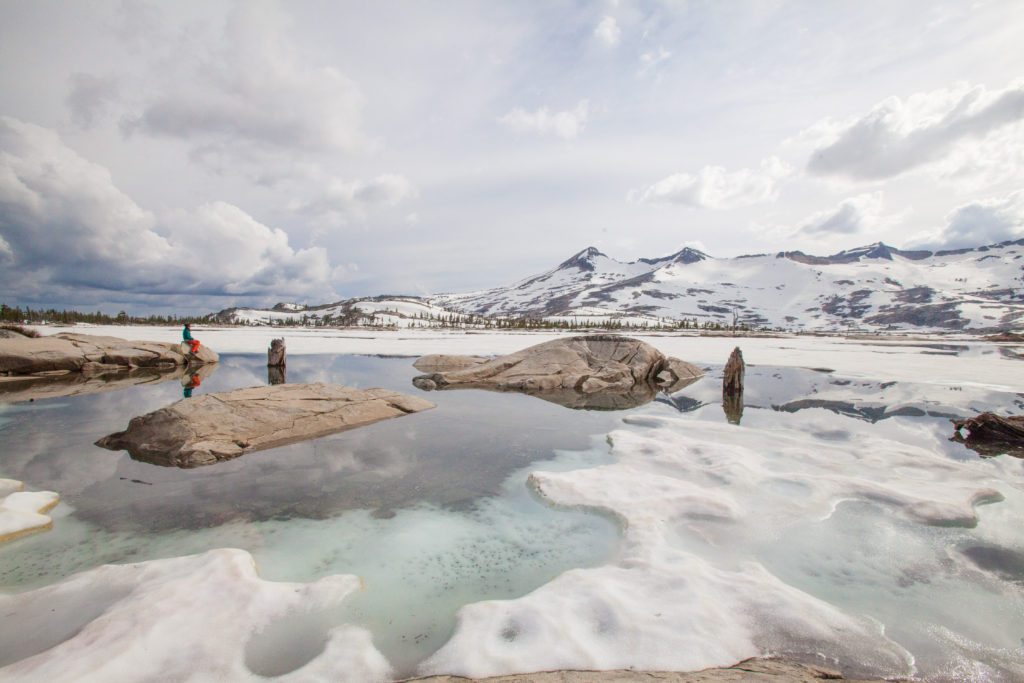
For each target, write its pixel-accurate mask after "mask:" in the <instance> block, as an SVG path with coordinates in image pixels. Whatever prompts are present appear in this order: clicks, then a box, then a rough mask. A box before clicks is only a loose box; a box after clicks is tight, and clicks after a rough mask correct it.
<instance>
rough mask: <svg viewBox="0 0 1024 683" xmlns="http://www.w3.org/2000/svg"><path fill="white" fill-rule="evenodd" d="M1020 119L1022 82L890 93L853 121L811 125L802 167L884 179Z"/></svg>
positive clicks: (1023, 105)
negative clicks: (813, 142) (812, 139)
mask: <svg viewBox="0 0 1024 683" xmlns="http://www.w3.org/2000/svg"><path fill="white" fill-rule="evenodd" d="M1022 120H1024V82H1017V83H1014V84H1011V85H1010V86H1008V87H1006V88H1004V89H1001V90H989V89H987V88H985V87H984V86H975V87H969V86H967V85H958V86H955V87H953V88H947V89H941V90H934V91H931V92H924V93H917V94H914V95H911V96H910V97H908V98H906V99H900V98H899V97H890V98H888V99H886V100H883V101H882V102H880V103H878V104H877V105H875V106H874V107H873V108H872V109H871V110H870V111H869V112H868V113H867V114H865V115H863V116H861V117H859V118H856V119H854V120H852V121H847V122H845V123H836V122H833V121H822V122H819V123H817V124H815V125H814V126H812V129H811V132H812V133H813V135H814V136H816V137H818V138H819V142H818V145H817V146H816V149H815V150H814V151H813V152H812V154H811V156H810V159H809V161H808V163H807V169H808V171H810V172H811V173H814V174H818V175H834V176H844V177H847V178H851V179H855V180H875V179H881V178H889V177H893V176H896V175H899V174H901V173H904V172H906V171H909V170H911V169H914V168H917V167H919V166H923V165H926V164H930V163H933V162H939V161H942V160H943V159H945V158H946V157H948V156H949V155H951V154H953V153H954V152H956V151H957V148H958V146H959V145H961V144H964V143H971V144H975V143H977V141H979V140H983V139H985V138H986V137H987V136H989V135H990V134H992V133H993V132H996V131H999V130H1000V129H1003V128H1005V127H1007V126H1010V125H1012V124H1015V123H1017V122H1020V121H1022ZM1011 144H1013V145H1015V146H1016V147H1017V148H1019V147H1021V146H1024V138H1022V137H1021V136H1019V135H1018V136H1016V140H1014V141H1012V142H1011Z"/></svg>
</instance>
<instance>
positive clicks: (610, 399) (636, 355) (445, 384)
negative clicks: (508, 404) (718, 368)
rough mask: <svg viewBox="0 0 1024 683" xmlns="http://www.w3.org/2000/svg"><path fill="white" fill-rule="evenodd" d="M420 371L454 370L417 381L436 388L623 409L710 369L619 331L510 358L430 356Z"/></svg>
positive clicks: (545, 345) (540, 347) (572, 339)
mask: <svg viewBox="0 0 1024 683" xmlns="http://www.w3.org/2000/svg"><path fill="white" fill-rule="evenodd" d="M416 367H417V368H419V369H426V368H428V367H433V368H448V369H445V370H440V371H436V372H433V373H431V374H427V375H420V376H419V377H416V378H414V379H413V384H414V385H416V386H417V387H419V388H420V389H424V390H426V391H431V390H434V389H457V388H474V389H491V390H494V391H518V392H523V393H527V394H530V395H533V396H538V397H540V398H544V399H546V400H549V401H552V402H554V403H558V404H560V405H564V406H568V407H571V408H591V409H594V408H596V409H602V408H604V409H618V408H628V407H633V406H637V405H642V404H643V403H647V402H649V401H651V400H653V399H654V397H655V396H656V395H657V393H658V392H659V391H667V392H673V391H678V390H679V389H682V388H683V387H685V386H687V385H689V384H692V383H693V382H695V381H697V380H698V379H700V378H701V377H703V375H704V373H703V371H701V370H700V369H699V368H697V367H696V366H694V365H691V364H690V363H687V362H685V361H681V360H679V359H678V358H669V357H666V356H664V355H663V354H662V353H661V352H660V351H658V350H657V349H656V348H654V347H653V346H651V345H650V344H647V343H645V342H642V341H640V340H638V339H631V338H629V337H620V336H616V335H590V336H586V337H569V338H566V339H556V340H553V341H549V342H545V343H543V344H537V345H536V346H531V347H529V348H526V349H523V350H522V351H517V352H516V353H513V354H509V355H507V356H500V357H498V358H493V359H484V358H480V357H477V356H424V357H423V358H421V359H420V360H419V361H417V363H416Z"/></svg>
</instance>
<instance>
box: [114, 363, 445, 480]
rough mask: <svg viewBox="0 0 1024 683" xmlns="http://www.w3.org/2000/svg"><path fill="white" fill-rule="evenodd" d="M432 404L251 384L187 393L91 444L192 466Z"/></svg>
mask: <svg viewBox="0 0 1024 683" xmlns="http://www.w3.org/2000/svg"><path fill="white" fill-rule="evenodd" d="M433 407H434V404H432V403H430V402H428V401H424V400H423V399H421V398H416V397H414V396H407V395H405V394H400V393H398V392H395V391H390V390H387V389H351V388H349V387H343V386H338V385H335V384H320V383H318V384H280V385H277V386H263V387H250V388H247V389H236V390H234V391H228V392H222V393H215V394H205V395H203V396H200V397H198V398H192V399H185V400H182V401H178V402H177V403H174V404H172V405H170V406H167V407H166V408H161V409H160V410H157V411H154V412H152V413H148V414H146V415H141V416H139V417H135V418H132V420H131V422H129V423H128V429H126V430H125V431H123V432H117V433H115V434H111V435H109V436H105V437H103V438H102V439H100V440H99V441H97V442H96V445H97V446H102V447H104V448H109V449H111V450H122V449H123V450H127V451H128V452H129V453H130V454H131V456H132V457H133V458H135V459H136V460H143V461H145V462H150V463H153V464H156V465H165V466H169V467H197V466H200V465H209V464H212V463H215V462H217V461H219V460H228V459H231V458H237V457H238V456H240V455H244V454H245V453H249V452H251V451H257V450H262V449H265V448H274V447H276V446H284V445H286V444H289V443H295V442H297V441H305V440H307V439H315V438H318V437H321V436H327V435H328V434H333V433H335V432H340V431H343V430H346V429H353V428H355V427H361V426H363V425H367V424H370V423H372V422H377V421H379V420H386V419H388V418H392V417H400V416H402V415H407V414H409V413H416V412H419V411H421V410H427V409H428V408H433Z"/></svg>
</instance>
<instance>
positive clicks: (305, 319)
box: [0, 303, 769, 331]
mask: <svg viewBox="0 0 1024 683" xmlns="http://www.w3.org/2000/svg"><path fill="white" fill-rule="evenodd" d="M379 315H388V316H393V317H396V318H404V319H407V320H410V321H411V323H410V325H409V326H410V327H413V328H416V327H424V328H425V327H434V328H443V329H484V330H611V331H621V330H634V331H636V330H712V331H720V330H741V331H751V330H754V329H757V330H768V329H769V328H764V327H758V328H754V327H751V326H750V325H748V324H747V323H746V322H743V321H739V320H734V321H733V322H732V324H729V323H724V322H716V321H712V320H703V321H701V320H698V319H697V318H681V319H678V320H676V319H672V318H658V319H656V320H643V321H630V320H625V321H623V320H620V319H615V318H598V317H594V318H588V317H571V316H567V317H564V318H562V319H560V320H554V319H550V318H538V317H532V316H506V317H495V318H491V317H487V316H482V315H476V314H472V313H465V314H464V313H445V314H434V313H418V314H416V315H414V316H409V315H405V314H401V313H399V312H398V311H397V310H395V311H392V310H388V309H384V310H380V311H377V312H375V313H363V312H361V311H359V310H358V309H356V308H354V307H353V308H352V309H349V310H345V311H343V312H342V313H340V314H337V315H331V314H326V315H323V316H318V315H315V314H312V315H311V314H303V315H301V316H296V317H294V318H292V319H290V320H288V319H282V318H276V319H275V318H269V319H267V320H266V321H259V322H242V323H232V322H231V321H230V320H228V319H226V318H225V316H222V315H220V316H219V315H218V314H213V313H211V314H206V315H146V316H138V315H129V314H128V313H127V312H125V311H121V312H119V313H118V314H117V315H108V314H106V313H103V312H101V311H96V312H95V313H90V312H83V311H75V310H67V309H63V310H57V309H55V308H47V309H33V308H30V307H28V306H25V307H21V306H8V305H7V304H4V303H0V322H6V323H18V324H64V325H66V324H72V323H89V324H93V325H181V324H184V323H197V324H198V323H206V324H219V325H232V324H240V325H272V326H275V327H338V328H341V327H372V328H379V329H389V328H393V327H396V326H395V325H393V324H388V323H387V322H385V321H383V320H380V319H379V318H378V317H377V316H379Z"/></svg>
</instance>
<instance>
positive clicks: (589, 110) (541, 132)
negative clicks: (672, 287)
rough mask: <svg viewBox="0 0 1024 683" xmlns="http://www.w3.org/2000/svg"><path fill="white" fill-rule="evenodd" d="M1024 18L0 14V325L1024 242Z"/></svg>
mask: <svg viewBox="0 0 1024 683" xmlns="http://www.w3.org/2000/svg"><path fill="white" fill-rule="evenodd" d="M1022 36H1024V5H1022V4H1021V3H1020V2H1019V1H1018V0H1007V1H1005V2H1000V1H995V0H993V1H988V2H986V1H979V2H973V3H972V2H967V1H964V0H958V1H956V2H947V3H942V2H916V1H903V2H901V1H894V0H886V1H884V2H873V1H870V0H866V1H862V2H820V1H818V0H808V1H804V2H801V1H794V2H783V1H773V0H758V1H754V0H751V1H748V2H743V1H741V0H736V1H731V2H717V1H710V0H709V1H707V2H686V1H668V0H663V1H648V2H640V1H637V2H632V1H630V0H618V1H612V0H593V1H590V2H571V1H562V0H542V1H541V0H538V1H529V0H515V1H512V0H508V1H505V2H498V1H497V0H490V1H486V2H481V1H479V0H467V1H463V0H443V1H438V2H432V1H429V0H416V1H413V0H408V1H406V2H391V1H389V0H378V1H375V2H372V3H367V2H339V1H336V0H291V1H289V2H280V3H275V2H262V1H258V0H246V1H244V2H219V1H216V0H203V1H202V2H191V1H188V0H174V1H173V2H170V1H168V2H150V1H146V0H108V1H103V0H97V1H94V2H88V3H82V2H66V1H64V0H61V1H60V2H56V1H51V0H3V2H0V301H3V302H5V303H8V305H14V304H19V305H31V306H33V307H36V306H40V305H56V306H66V307H76V308H82V309H89V310H92V309H95V308H100V309H102V310H106V311H112V312H116V311H117V310H122V309H125V310H128V311H130V312H133V313H144V312H153V313H162V312H182V313H184V312H188V313H200V312H208V311H215V310H219V309H222V308H226V307H229V306H235V305H247V306H259V305H268V304H273V303H274V302H277V301H297V302H302V303H310V304H317V303H326V302H330V301H335V300H338V299H341V298H347V297H351V296H363V295H374V294H385V293H386V294H413V295H424V294H429V293H439V292H461V291H470V290H476V289H482V288H488V287H494V286H500V285H507V284H510V283H512V282H515V281H517V280H519V279H521V278H525V277H527V276H529V275H532V274H535V273H538V272H543V271H545V270H548V269H550V268H552V267H554V266H555V265H557V264H558V263H559V262H560V261H562V260H564V259H566V258H568V257H569V256H571V255H572V254H574V253H575V252H577V251H580V250H581V249H583V248H585V247H588V246H595V247H597V248H599V249H600V250H602V251H603V252H605V253H607V254H608V255H610V256H612V257H613V258H616V259H619V260H623V261H627V260H635V259H637V258H641V257H648V258H653V257H657V256H663V255H666V254H669V253H672V252H674V251H677V250H678V249H680V248H682V247H684V246H690V247H695V248H699V249H702V250H704V251H706V252H708V253H709V254H711V255H713V256H720V257H727V256H737V255H740V254H749V253H762V252H776V251H780V250H793V249H800V250H803V251H806V252H808V253H814V254H831V253H835V252H837V251H839V250H842V249H846V248H852V247H856V246H859V245H863V244H868V243H872V242H876V241H884V242H886V243H888V244H892V245H894V246H897V247H906V248H911V247H916V248H932V249H937V248H955V247H962V246H977V245H980V244H987V243H993V242H998V241H1002V240H1006V239H1020V238H1022V237H1024V39H1022V38H1021V37H1022Z"/></svg>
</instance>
